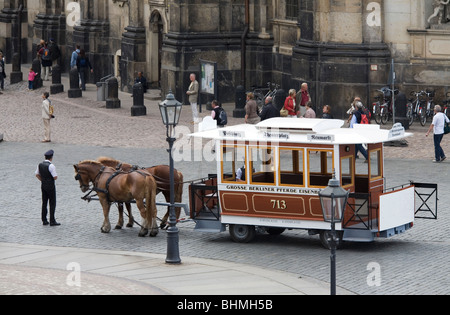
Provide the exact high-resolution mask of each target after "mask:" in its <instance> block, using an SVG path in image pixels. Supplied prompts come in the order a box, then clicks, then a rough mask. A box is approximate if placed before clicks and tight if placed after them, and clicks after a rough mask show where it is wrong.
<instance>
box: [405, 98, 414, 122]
mask: <svg viewBox="0 0 450 315" xmlns="http://www.w3.org/2000/svg"><path fill="white" fill-rule="evenodd" d="M406 106H407V107H406V118H407V119H408V125H409V126H411V125H412V124H413V122H414V113H413V105H412V104H411V103H408V105H406Z"/></svg>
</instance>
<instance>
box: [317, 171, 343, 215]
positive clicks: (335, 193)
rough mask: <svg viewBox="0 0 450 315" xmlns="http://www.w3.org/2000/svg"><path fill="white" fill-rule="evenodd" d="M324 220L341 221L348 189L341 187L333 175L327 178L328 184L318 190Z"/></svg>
mask: <svg viewBox="0 0 450 315" xmlns="http://www.w3.org/2000/svg"><path fill="white" fill-rule="evenodd" d="M319 198H320V205H321V206H322V212H323V219H324V221H325V222H331V223H335V222H341V221H342V216H343V213H344V209H345V206H346V204H347V199H348V191H346V190H345V189H343V188H342V187H341V186H340V184H339V180H338V179H336V177H335V175H333V178H332V179H330V180H329V182H328V186H327V187H326V188H325V189H323V190H321V191H320V192H319Z"/></svg>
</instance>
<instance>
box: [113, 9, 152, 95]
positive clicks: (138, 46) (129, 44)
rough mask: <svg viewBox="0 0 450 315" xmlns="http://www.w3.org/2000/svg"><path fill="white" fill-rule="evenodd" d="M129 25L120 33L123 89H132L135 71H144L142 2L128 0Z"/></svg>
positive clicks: (144, 45) (144, 46) (144, 39)
mask: <svg viewBox="0 0 450 315" xmlns="http://www.w3.org/2000/svg"><path fill="white" fill-rule="evenodd" d="M129 7H130V8H129V17H130V25H129V26H127V27H126V28H125V31H126V32H125V33H123V34H122V58H121V71H120V73H121V78H122V81H121V88H122V90H124V91H129V92H132V91H133V84H134V79H135V77H136V74H137V72H144V73H145V67H146V59H147V58H146V57H147V53H146V44H147V43H146V37H145V27H144V26H143V25H144V24H143V11H144V8H143V2H142V1H130V2H129Z"/></svg>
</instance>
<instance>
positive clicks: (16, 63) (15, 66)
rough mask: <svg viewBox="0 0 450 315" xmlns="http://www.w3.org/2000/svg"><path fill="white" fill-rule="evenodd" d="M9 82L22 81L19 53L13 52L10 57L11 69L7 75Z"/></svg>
mask: <svg viewBox="0 0 450 315" xmlns="http://www.w3.org/2000/svg"><path fill="white" fill-rule="evenodd" d="M9 79H10V82H11V84H16V83H19V82H22V81H23V74H22V72H21V71H20V55H19V54H18V53H14V54H13V57H12V71H11V73H10V75H9Z"/></svg>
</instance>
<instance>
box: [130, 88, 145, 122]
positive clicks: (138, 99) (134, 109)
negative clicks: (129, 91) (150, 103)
mask: <svg viewBox="0 0 450 315" xmlns="http://www.w3.org/2000/svg"><path fill="white" fill-rule="evenodd" d="M145 115H147V108H146V107H145V105H144V87H143V86H142V83H140V82H139V83H136V84H134V85H133V106H131V116H145Z"/></svg>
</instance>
